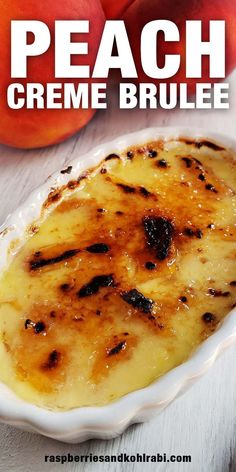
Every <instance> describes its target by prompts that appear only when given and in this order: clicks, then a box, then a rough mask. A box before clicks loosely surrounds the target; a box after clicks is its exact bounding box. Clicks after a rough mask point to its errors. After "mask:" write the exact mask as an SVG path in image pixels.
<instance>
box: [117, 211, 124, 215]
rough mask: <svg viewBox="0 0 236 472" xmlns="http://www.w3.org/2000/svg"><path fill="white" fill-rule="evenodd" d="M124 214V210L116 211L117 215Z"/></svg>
mask: <svg viewBox="0 0 236 472" xmlns="http://www.w3.org/2000/svg"><path fill="white" fill-rule="evenodd" d="M123 214H124V212H123V211H120V210H117V211H116V215H118V216H122V215H123Z"/></svg>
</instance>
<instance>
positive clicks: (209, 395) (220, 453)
mask: <svg viewBox="0 0 236 472" xmlns="http://www.w3.org/2000/svg"><path fill="white" fill-rule="evenodd" d="M230 84H231V105H230V109H229V110H222V111H215V110H206V111H205V110H204V111H196V110H182V111H181V110H174V111H163V110H151V111H150V110H142V111H141V110H139V111H137V110H128V111H124V110H123V111H122V110H118V108H117V104H116V99H115V95H114V94H111V100H110V106H109V108H108V110H107V111H102V112H99V113H97V115H96V116H95V118H94V119H93V120H92V121H91V122H90V123H89V125H88V126H87V127H86V128H84V129H83V130H82V131H81V132H80V133H78V134H77V135H75V136H74V137H72V138H71V139H70V140H68V141H66V142H65V143H62V144H60V145H58V146H53V147H50V148H47V149H42V150H34V151H24V150H14V149H10V148H7V147H4V146H2V147H0V189H1V193H0V202H1V204H0V222H3V220H4V219H5V217H6V216H7V214H8V213H10V212H12V211H13V210H14V209H15V208H16V207H17V206H18V205H19V204H20V203H21V202H22V201H23V200H24V199H25V197H26V196H27V195H28V193H29V192H30V191H31V190H32V189H33V188H34V187H36V186H37V185H38V184H40V183H42V181H44V180H45V179H46V177H47V176H48V175H49V174H51V173H52V172H53V171H55V170H57V169H61V168H63V167H64V166H65V164H66V163H67V162H68V161H69V160H70V159H73V158H74V157H75V156H78V155H79V154H81V153H83V152H85V151H88V150H89V148H91V147H93V146H94V145H97V144H99V143H102V142H104V141H107V140H110V139H112V138H113V137H116V136H119V135H120V134H124V133H126V132H130V131H134V130H137V129H141V128H144V127H148V126H163V125H164V126H167V125H173V126H175V125H184V126H200V127H203V128H205V129H208V130H211V131H218V132H225V133H227V134H228V135H231V136H234V137H235V135H236V73H234V74H232V76H231V78H230ZM68 452H70V453H71V454H79V455H81V454H88V453H89V452H93V454H117V453H120V452H126V453H128V454H134V453H136V452H139V453H142V452H145V453H146V454H155V453H158V452H159V453H161V454H163V453H166V454H175V455H177V454H181V455H182V454H190V455H191V456H192V463H191V464H186V465H185V464H177V463H175V464H144V465H143V464H137V463H136V464H129V465H127V464H123V465H122V464H110V465H109V464H107V465H106V464H102V463H100V464H99V463H94V464H87V465H81V464H76V463H74V464H66V465H64V466H62V465H60V464H45V462H44V456H45V454H47V455H57V454H60V455H61V454H65V453H68ZM58 469H59V470H65V471H77V470H82V469H83V470H84V471H85V472H88V471H92V472H93V471H95V470H96V472H100V471H108V470H109V471H112V472H116V471H118V470H119V471H124V470H128V471H133V470H135V471H136V470H137V471H139V470H140V471H143V470H145V471H146V470H148V471H160V472H164V471H167V472H169V471H170V472H172V471H174V472H182V471H185V470H188V471H190V472H234V471H236V345H234V346H232V347H231V348H230V349H228V351H227V352H225V353H224V354H223V355H222V356H221V358H220V359H218V361H217V362H216V364H215V365H214V367H213V368H212V369H211V370H210V372H209V373H208V374H207V375H206V376H205V377H204V378H203V379H202V380H200V381H199V382H198V384H196V385H195V386H194V387H193V388H192V389H191V390H190V391H188V393H186V394H185V395H184V396H183V397H181V398H180V399H178V400H177V401H176V402H174V403H173V404H172V405H171V406H169V407H168V408H167V409H166V410H165V411H164V412H163V413H161V414H160V415H159V416H157V417H156V418H154V419H153V420H152V421H151V422H149V423H147V424H144V425H138V426H132V427H131V428H129V429H128V431H127V432H126V433H125V434H123V436H122V437H120V438H118V439H115V440H112V441H107V442H105V441H88V442H86V443H84V444H81V445H73V446H71V445H67V444H64V443H59V442H56V441H53V440H49V439H47V438H44V437H40V436H37V435H33V434H28V433H25V432H21V431H19V430H17V429H14V428H12V427H9V426H6V425H0V472H3V471H4V472H16V471H17V472H21V471H22V472H28V471H29V472H30V471H33V472H44V471H54V470H55V471H56V470H58Z"/></svg>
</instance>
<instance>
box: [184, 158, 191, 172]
mask: <svg viewBox="0 0 236 472" xmlns="http://www.w3.org/2000/svg"><path fill="white" fill-rule="evenodd" d="M182 161H184V163H185V165H186V167H187V168H188V169H190V167H192V163H193V161H192V159H191V158H190V157H182Z"/></svg>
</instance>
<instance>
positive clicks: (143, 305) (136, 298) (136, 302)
mask: <svg viewBox="0 0 236 472" xmlns="http://www.w3.org/2000/svg"><path fill="white" fill-rule="evenodd" d="M121 297H122V298H123V300H124V301H125V302H126V303H128V304H129V305H132V306H133V307H134V308H137V309H138V310H140V311H142V312H143V313H151V311H152V308H153V305H154V301H153V300H151V299H150V298H146V297H145V296H144V295H143V294H142V293H141V292H138V290H136V288H134V289H132V290H129V291H128V292H123V293H121Z"/></svg>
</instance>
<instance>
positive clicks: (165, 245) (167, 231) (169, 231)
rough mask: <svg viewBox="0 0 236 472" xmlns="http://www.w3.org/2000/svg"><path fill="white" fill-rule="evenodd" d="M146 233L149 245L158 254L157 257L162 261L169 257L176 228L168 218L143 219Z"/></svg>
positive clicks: (148, 217) (146, 217) (147, 217)
mask: <svg viewBox="0 0 236 472" xmlns="http://www.w3.org/2000/svg"><path fill="white" fill-rule="evenodd" d="M143 225H144V231H145V235H146V239H147V244H148V246H149V247H150V248H152V249H154V250H155V252H156V257H157V259H159V260H160V261H162V260H164V259H166V258H167V257H168V255H169V252H170V248H171V243H172V238H173V233H174V226H173V224H172V223H171V222H170V221H169V220H168V219H166V218H164V217H162V216H159V217H156V218H155V217H151V216H145V217H144V218H143Z"/></svg>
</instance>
